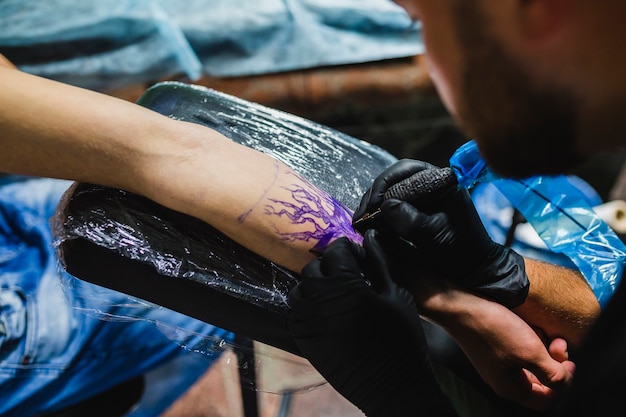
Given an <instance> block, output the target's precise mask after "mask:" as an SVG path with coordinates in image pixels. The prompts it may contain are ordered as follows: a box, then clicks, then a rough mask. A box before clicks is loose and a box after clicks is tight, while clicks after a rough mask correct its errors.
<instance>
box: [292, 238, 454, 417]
mask: <svg viewBox="0 0 626 417" xmlns="http://www.w3.org/2000/svg"><path fill="white" fill-rule="evenodd" d="M363 245H364V247H360V246H358V245H357V244H355V243H353V242H350V241H349V240H348V239H346V238H340V239H338V240H336V241H335V242H333V243H332V244H330V245H329V246H328V248H327V249H326V250H325V251H324V253H323V255H322V257H321V258H318V259H316V260H314V261H312V262H311V263H309V264H308V265H306V266H305V267H304V269H303V270H302V281H301V282H300V283H299V284H298V285H297V286H296V287H295V288H294V289H293V290H292V291H291V292H290V294H289V302H290V304H291V312H290V313H289V318H288V320H289V328H290V331H291V333H292V334H293V337H294V340H295V342H296V344H297V345H298V347H299V348H300V350H301V351H302V353H303V355H304V357H306V358H307V359H308V360H309V361H310V362H311V363H312V365H313V366H314V367H315V368H316V369H317V370H318V371H319V372H320V373H321V374H322V376H323V377H325V378H326V380H327V381H328V382H329V383H330V384H331V385H332V386H333V387H334V388H335V389H336V390H337V391H338V392H339V393H340V394H342V395H343V396H344V397H345V398H346V399H348V400H349V401H350V402H352V403H353V404H354V405H356V406H357V407H359V408H360V409H361V410H362V411H363V412H364V413H365V414H366V415H367V416H369V417H379V416H380V417H383V416H384V417H389V416H394V417H401V416H415V415H417V414H419V415H425V416H426V415H432V414H430V412H431V411H432V412H435V411H436V412H439V413H440V414H438V415H442V416H443V415H453V413H452V411H451V409H450V406H449V405H448V404H447V400H446V399H445V397H444V396H443V394H442V393H441V392H440V390H439V387H438V385H437V383H436V381H435V379H434V376H433V374H432V370H431V367H430V363H429V358H428V352H427V346H426V341H425V338H424V334H423V330H422V327H421V323H420V317H419V314H418V311H417V307H416V305H415V302H414V300H413V297H412V295H411V294H410V293H409V292H408V291H406V290H405V289H403V288H401V287H399V286H397V285H396V284H394V283H393V282H392V280H391V279H390V276H389V272H388V268H387V264H386V259H385V255H384V253H383V251H382V250H381V248H380V246H379V244H378V242H377V241H376V239H375V236H374V231H370V232H368V233H366V234H365V239H364V243H363ZM366 252H367V261H366Z"/></svg>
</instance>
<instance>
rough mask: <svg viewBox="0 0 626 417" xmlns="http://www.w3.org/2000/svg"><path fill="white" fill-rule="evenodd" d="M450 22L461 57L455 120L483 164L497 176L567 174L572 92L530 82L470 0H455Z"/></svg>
mask: <svg viewBox="0 0 626 417" xmlns="http://www.w3.org/2000/svg"><path fill="white" fill-rule="evenodd" d="M456 12H457V15H456V19H457V21H456V22H455V24H456V27H457V28H458V35H459V42H460V45H461V48H462V51H463V54H464V58H465V68H464V72H463V78H462V80H461V81H462V82H461V89H462V91H461V92H460V93H461V94H460V97H459V100H458V102H457V103H456V108H457V112H456V119H457V122H458V124H459V127H460V128H461V130H462V131H463V132H464V133H465V134H467V135H468V136H469V137H470V138H472V139H474V140H475V141H476V143H477V145H478V148H479V150H480V153H481V156H482V157H483V158H484V159H485V161H486V162H487V164H488V165H489V167H490V168H491V169H492V170H493V171H494V172H496V173H497V174H499V175H501V176H503V177H515V178H523V177H529V176H532V175H555V174H566V173H571V172H572V171H573V170H574V168H576V167H577V166H578V165H579V164H580V163H582V162H583V161H584V158H582V157H581V156H580V155H578V154H577V153H576V142H577V134H576V130H577V129H576V126H577V117H576V107H575V103H576V102H575V99H574V97H573V94H571V93H570V92H568V91H566V90H564V89H559V88H557V87H556V86H554V85H549V84H540V83H538V82H536V81H535V80H534V79H533V78H532V77H531V74H530V73H529V71H527V70H525V67H524V66H523V65H520V63H518V62H515V60H514V59H513V58H511V57H510V56H509V55H507V54H506V52H505V50H504V48H502V47H501V45H500V44H499V43H498V42H497V41H496V39H494V38H493V36H490V35H489V33H488V21H487V19H486V18H485V17H484V16H483V15H482V14H481V12H480V10H479V8H478V6H477V5H475V4H473V2H468V1H461V2H459V6H458V10H457V11H456Z"/></svg>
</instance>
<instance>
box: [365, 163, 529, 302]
mask: <svg viewBox="0 0 626 417" xmlns="http://www.w3.org/2000/svg"><path fill="white" fill-rule="evenodd" d="M432 167H433V166H432V165H430V164H427V163H425V162H422V161H414V160H409V159H404V160H401V161H399V162H397V163H396V164H394V165H392V166H391V167H389V168H388V169H387V170H385V171H384V172H383V173H382V174H380V175H379V176H378V177H377V178H376V179H375V180H374V182H373V184H372V187H371V188H370V190H368V191H367V192H366V194H365V195H364V196H363V198H362V199H361V203H360V205H359V207H358V208H357V210H356V211H355V213H354V217H353V218H354V220H356V219H359V218H361V217H362V216H363V215H364V214H365V213H371V212H373V211H375V210H376V209H377V208H380V210H381V214H380V215H379V216H378V217H377V218H376V220H375V221H373V222H369V223H367V224H365V225H361V226H355V227H357V228H359V231H361V232H363V228H364V227H370V228H377V229H381V230H383V231H384V232H386V234H388V233H389V231H391V232H392V234H395V235H396V236H398V237H399V238H401V239H396V240H395V242H396V243H395V245H397V248H395V249H394V248H393V245H394V244H393V243H389V242H393V240H391V239H386V240H385V249H386V251H387V253H389V254H390V257H391V258H392V259H391V262H392V263H401V264H406V263H407V261H406V259H402V260H401V259H397V260H395V261H394V259H393V257H394V254H396V253H397V254H400V253H405V252H406V251H405V250H404V248H402V247H403V246H405V245H406V244H409V245H411V246H413V248H414V249H415V257H413V259H415V261H414V262H415V263H416V265H415V269H416V270H417V269H423V268H425V267H426V268H428V269H430V270H432V271H434V272H436V273H439V274H442V275H444V276H445V277H446V278H448V279H450V280H452V281H454V282H455V283H457V284H458V285H461V286H462V287H464V288H467V289H469V290H471V291H473V292H475V293H477V294H480V295H483V296H485V297H488V298H491V299H493V300H495V301H498V302H500V303H501V304H503V305H505V306H507V307H510V308H513V307H516V306H518V305H520V304H522V303H523V302H524V300H525V299H526V296H527V295H528V290H529V286H530V283H529V281H528V276H527V275H526V271H525V266H524V259H523V257H522V256H520V255H519V254H517V253H516V252H515V251H513V250H512V249H511V248H508V247H505V246H503V245H500V244H498V243H496V242H494V241H493V240H492V239H491V237H490V236H489V234H488V233H487V231H486V230H485V227H484V225H483V223H482V221H481V219H480V217H479V215H478V213H477V212H476V208H475V207H474V204H473V202H472V199H471V197H470V195H469V193H468V192H467V190H465V189H463V188H459V187H453V188H451V189H450V190H449V191H448V192H445V193H437V194H436V195H433V198H432V199H428V200H426V199H425V201H424V202H423V203H422V204H420V207H415V206H414V205H413V204H409V203H406V202H402V201H399V200H394V199H389V200H384V199H383V195H384V193H385V191H386V190H387V189H388V188H389V187H391V186H392V185H393V184H395V183H397V182H399V181H401V180H403V179H405V178H407V177H409V176H411V175H412V174H414V173H416V172H418V171H421V170H424V169H429V168H432ZM390 245H391V247H390ZM401 249H402V250H401ZM398 256H400V255H398Z"/></svg>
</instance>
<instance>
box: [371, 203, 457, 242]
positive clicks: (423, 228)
mask: <svg viewBox="0 0 626 417" xmlns="http://www.w3.org/2000/svg"><path fill="white" fill-rule="evenodd" d="M380 208H381V215H382V217H383V219H384V220H385V223H386V224H387V226H388V228H389V229H390V230H391V231H392V232H393V233H395V234H396V235H397V236H399V237H401V238H403V239H405V240H408V241H410V242H411V243H413V244H417V245H418V244H419V243H420V242H421V241H423V242H430V241H432V240H433V238H434V236H436V235H437V234H438V233H440V232H441V230H443V229H444V228H445V227H446V219H445V217H444V216H445V215H444V214H442V213H438V214H426V213H424V212H422V211H420V210H418V209H417V208H415V207H414V206H413V205H411V204H410V203H407V202H404V201H401V200H396V199H391V198H390V199H389V200H385V202H384V203H383V204H382V205H381V207H380Z"/></svg>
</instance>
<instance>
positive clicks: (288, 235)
mask: <svg viewBox="0 0 626 417" xmlns="http://www.w3.org/2000/svg"><path fill="white" fill-rule="evenodd" d="M289 174H292V175H294V176H296V178H298V180H299V181H300V182H301V183H302V184H304V185H302V184H298V183H294V184H291V185H290V186H285V187H281V188H283V189H284V190H287V191H289V192H290V193H291V197H292V199H293V201H282V200H279V199H275V198H270V199H268V200H269V201H271V202H272V203H273V204H266V205H265V210H264V212H265V214H267V215H270V216H278V217H286V218H288V219H289V220H290V221H291V223H292V224H300V225H311V226H313V230H307V231H300V232H281V231H280V230H278V229H277V230H276V232H277V233H278V234H279V235H280V236H281V239H283V240H289V241H292V242H293V241H297V240H301V241H310V240H316V241H317V243H316V244H315V246H314V247H313V248H312V249H311V251H312V252H317V253H321V252H322V251H323V250H324V248H326V246H328V244H329V243H330V242H331V241H332V240H334V239H336V238H339V237H342V236H345V237H347V238H348V239H350V240H352V241H355V242H358V243H361V242H362V240H363V238H362V236H361V235H359V234H358V233H357V232H356V231H355V230H354V229H353V228H352V213H351V211H350V210H349V209H348V208H347V207H345V206H344V205H343V204H342V203H341V202H339V201H338V200H336V199H335V198H334V197H332V196H331V195H330V194H328V193H327V192H325V191H323V190H320V189H318V188H317V187H315V186H313V185H312V184H310V183H309V182H308V181H307V180H306V179H304V178H303V177H301V176H300V175H298V174H295V173H289Z"/></svg>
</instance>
